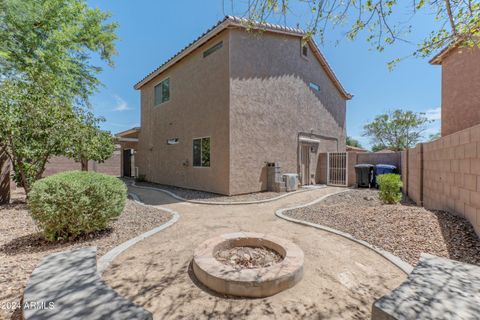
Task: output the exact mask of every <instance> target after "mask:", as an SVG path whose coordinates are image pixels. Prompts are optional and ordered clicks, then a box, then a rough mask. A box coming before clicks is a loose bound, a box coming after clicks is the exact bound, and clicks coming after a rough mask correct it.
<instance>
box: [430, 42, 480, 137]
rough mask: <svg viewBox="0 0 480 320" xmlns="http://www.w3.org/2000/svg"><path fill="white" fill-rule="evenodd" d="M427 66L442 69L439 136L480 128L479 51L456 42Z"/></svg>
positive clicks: (479, 49)
mask: <svg viewBox="0 0 480 320" xmlns="http://www.w3.org/2000/svg"><path fill="white" fill-rule="evenodd" d="M430 63H431V64H434V65H441V66H442V129H441V133H442V136H446V135H449V134H452V133H455V132H457V131H460V130H464V129H467V128H470V127H473V126H475V125H478V124H480V48H472V47H462V46H460V42H457V43H454V44H452V45H450V46H448V47H447V48H445V49H444V50H442V51H441V52H440V53H439V54H437V55H436V56H435V57H433V59H432V60H430Z"/></svg>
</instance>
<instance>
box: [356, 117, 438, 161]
mask: <svg viewBox="0 0 480 320" xmlns="http://www.w3.org/2000/svg"><path fill="white" fill-rule="evenodd" d="M429 122H431V121H430V120H428V119H427V118H426V117H425V114H424V113H416V112H412V111H403V110H401V109H397V110H394V111H390V112H387V113H385V114H381V115H378V116H376V117H375V119H374V120H373V121H372V122H370V123H367V124H366V125H364V127H363V130H364V132H363V135H364V136H368V137H370V138H371V140H372V143H373V144H374V145H379V146H383V147H386V148H388V149H390V150H393V151H400V150H403V149H405V148H412V147H414V146H415V144H417V143H418V142H419V141H420V139H421V138H422V133H423V132H424V131H425V125H426V124H427V123H429Z"/></svg>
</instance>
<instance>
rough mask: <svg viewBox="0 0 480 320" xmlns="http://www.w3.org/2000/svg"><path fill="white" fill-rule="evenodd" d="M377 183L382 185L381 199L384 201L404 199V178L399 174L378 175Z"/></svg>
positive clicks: (390, 201) (391, 202)
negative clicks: (402, 190)
mask: <svg viewBox="0 0 480 320" xmlns="http://www.w3.org/2000/svg"><path fill="white" fill-rule="evenodd" d="M377 183H378V185H379V186H380V194H379V196H380V200H381V201H382V202H383V203H389V204H393V203H399V202H400V200H402V192H401V191H400V188H401V187H402V185H403V184H402V180H401V178H400V175H399V174H394V173H387V174H382V175H379V176H378V177H377Z"/></svg>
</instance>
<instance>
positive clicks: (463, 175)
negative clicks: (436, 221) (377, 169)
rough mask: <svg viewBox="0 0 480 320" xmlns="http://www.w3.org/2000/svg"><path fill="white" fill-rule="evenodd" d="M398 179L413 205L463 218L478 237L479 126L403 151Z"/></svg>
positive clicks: (479, 201)
mask: <svg viewBox="0 0 480 320" xmlns="http://www.w3.org/2000/svg"><path fill="white" fill-rule="evenodd" d="M402 180H403V184H404V187H403V190H404V193H406V194H407V195H408V196H409V197H410V198H411V199H412V200H414V201H415V202H416V203H417V205H423V206H424V207H425V208H427V209H433V210H445V211H448V212H451V213H453V214H457V215H460V216H462V217H465V218H466V219H467V220H468V221H470V223H471V224H472V226H473V227H474V229H475V232H476V233H477V235H478V236H480V125H477V126H474V127H471V128H468V129H465V130H462V131H459V132H456V133H454V134H451V135H448V136H444V137H442V138H440V139H438V140H435V141H432V142H428V143H422V144H418V145H417V146H416V147H415V148H412V149H408V150H406V151H403V152H402Z"/></svg>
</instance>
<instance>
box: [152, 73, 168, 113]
mask: <svg viewBox="0 0 480 320" xmlns="http://www.w3.org/2000/svg"><path fill="white" fill-rule="evenodd" d="M166 80H168V100H167V101H163V102H160V103H159V104H155V88H156V87H157V86H158V85H159V84H161V83H162V82H164V81H166ZM171 84H172V82H171V81H170V76H168V77H165V78H163V79H162V80H160V81H158V82H157V83H156V84H155V85H154V86H153V106H154V107H158V106H160V105H162V104H165V103H168V102H170V101H171V100H172V95H171V90H170V88H171Z"/></svg>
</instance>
